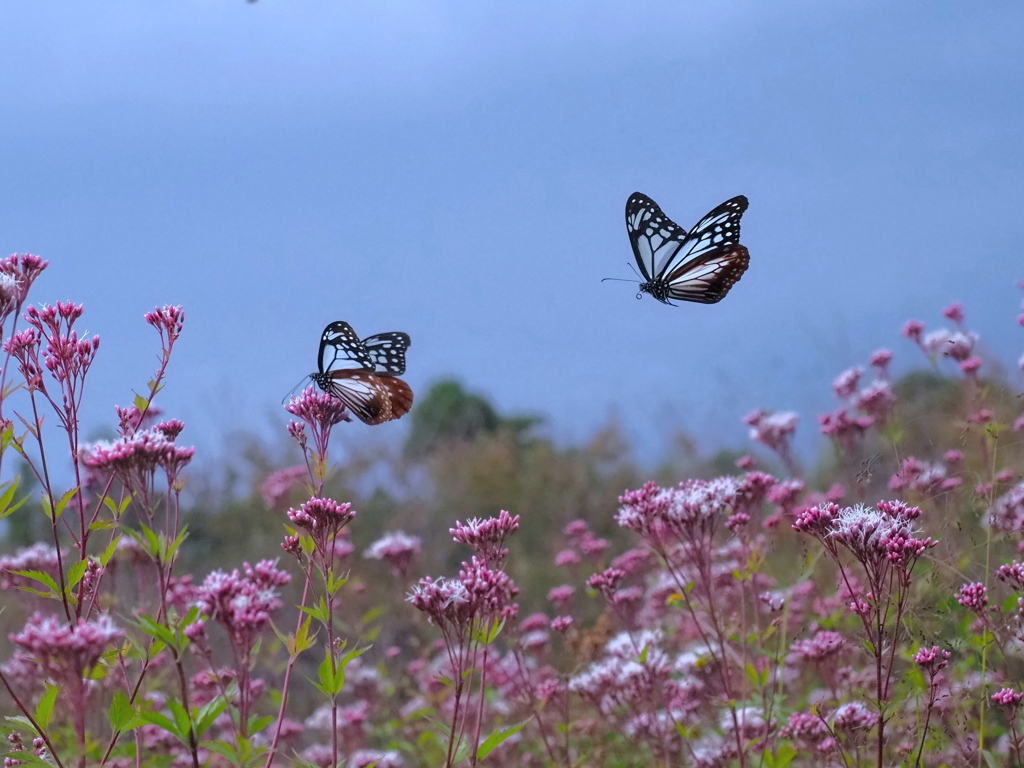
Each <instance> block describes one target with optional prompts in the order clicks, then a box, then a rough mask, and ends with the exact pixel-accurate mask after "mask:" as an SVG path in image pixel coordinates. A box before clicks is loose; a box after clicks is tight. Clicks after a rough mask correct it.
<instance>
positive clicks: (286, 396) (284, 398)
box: [281, 376, 309, 405]
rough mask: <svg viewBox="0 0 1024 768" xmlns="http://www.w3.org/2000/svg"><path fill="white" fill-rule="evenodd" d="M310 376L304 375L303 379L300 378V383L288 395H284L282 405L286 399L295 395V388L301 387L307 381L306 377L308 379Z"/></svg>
mask: <svg viewBox="0 0 1024 768" xmlns="http://www.w3.org/2000/svg"><path fill="white" fill-rule="evenodd" d="M308 378H309V376H303V377H302V378H301V379H299V383H298V384H296V385H295V386H294V387H292V388H291V390H290V391H289V392H288V394H287V395H285V396H284V397H282V398H281V405H284V403H285V401H286V400H287V399H288V398H289V397H291V396H292V395H294V394H295V390H296V389H298V388H299V387H301V386H302V385H303V384H305V383H306V379H308Z"/></svg>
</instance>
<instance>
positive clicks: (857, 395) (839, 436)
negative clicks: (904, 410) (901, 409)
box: [818, 349, 896, 450]
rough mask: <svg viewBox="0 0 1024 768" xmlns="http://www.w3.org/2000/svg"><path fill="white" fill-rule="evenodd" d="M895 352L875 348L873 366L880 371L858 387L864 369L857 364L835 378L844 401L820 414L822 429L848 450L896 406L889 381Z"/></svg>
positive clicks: (885, 419) (834, 385) (882, 422)
mask: <svg viewBox="0 0 1024 768" xmlns="http://www.w3.org/2000/svg"><path fill="white" fill-rule="evenodd" d="M891 360H892V352H890V351H889V350H887V349H879V350H876V351H875V352H874V353H872V355H871V366H872V367H873V368H875V369H876V370H877V372H878V378H876V379H875V380H874V381H873V382H872V383H871V384H869V385H867V386H865V387H863V388H861V389H858V386H859V385H860V378H861V376H862V375H863V373H864V371H863V370H862V369H861V368H859V367H857V366H854V367H853V368H849V369H847V370H845V371H843V372H842V373H841V374H839V376H837V377H836V379H835V381H833V382H832V391H833V392H834V393H835V395H836V397H837V398H838V399H839V400H841V401H845V403H844V405H842V406H841V407H840V408H838V409H837V410H835V411H833V412H832V413H826V414H823V415H821V416H819V417H818V422H819V424H820V426H821V432H822V434H824V435H827V436H829V437H831V438H834V439H835V440H836V441H838V442H839V444H840V445H842V446H843V448H845V449H846V450H852V449H853V447H854V445H855V444H856V442H857V440H858V439H859V438H860V437H862V436H863V435H864V433H865V432H866V431H867V430H868V429H869V428H870V427H872V426H884V425H885V423H886V422H888V421H889V419H890V418H891V416H892V412H893V409H894V408H895V406H896V395H895V393H894V392H893V391H892V385H891V384H890V382H889V363H890V362H891Z"/></svg>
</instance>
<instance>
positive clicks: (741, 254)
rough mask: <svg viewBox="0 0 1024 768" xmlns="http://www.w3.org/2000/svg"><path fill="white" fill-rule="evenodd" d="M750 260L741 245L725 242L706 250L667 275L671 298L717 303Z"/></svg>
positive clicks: (741, 273)
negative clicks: (726, 243) (722, 244)
mask: <svg viewBox="0 0 1024 768" xmlns="http://www.w3.org/2000/svg"><path fill="white" fill-rule="evenodd" d="M749 263H750V253H749V252H748V251H747V249H746V248H744V247H743V246H742V245H724V246H719V247H718V248H713V249H712V250H710V251H704V252H703V253H701V254H700V255H698V256H696V257H695V258H693V259H690V260H689V261H687V262H685V263H684V264H682V265H680V266H679V267H677V268H676V269H675V270H674V271H673V272H672V273H670V274H669V275H667V276H666V278H665V279H666V280H667V282H668V284H669V289H668V295H669V298H672V299H679V300H681V301H697V302H700V303H702V304H714V303H716V302H719V301H721V300H722V299H724V298H725V294H727V293H728V292H729V289H730V288H732V287H733V285H735V284H736V281H738V280H739V279H740V278H741V277H742V276H743V273H744V272H746V271H747V265H748V264H749Z"/></svg>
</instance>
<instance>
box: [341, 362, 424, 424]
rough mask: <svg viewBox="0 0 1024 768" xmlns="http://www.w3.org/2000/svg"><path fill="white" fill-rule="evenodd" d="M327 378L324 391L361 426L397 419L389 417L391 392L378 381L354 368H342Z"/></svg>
mask: <svg viewBox="0 0 1024 768" xmlns="http://www.w3.org/2000/svg"><path fill="white" fill-rule="evenodd" d="M330 378H331V383H330V389H329V390H328V391H329V392H330V393H331V394H332V395H334V396H335V397H336V398H338V399H339V400H341V402H343V403H344V404H345V407H346V408H348V409H349V410H350V411H351V412H352V413H353V414H355V416H356V418H358V419H359V420H360V421H361V422H363V423H364V424H382V423H383V422H385V421H390V420H391V419H393V418H397V417H395V416H393V415H392V407H391V390H390V388H389V387H388V386H387V385H386V384H385V383H384V379H383V378H382V377H380V376H377V375H376V374H373V373H370V372H369V371H362V370H359V369H357V368H342V369H339V370H337V371H331V373H330ZM403 383H404V382H403ZM406 388H408V387H406Z"/></svg>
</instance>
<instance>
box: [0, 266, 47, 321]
mask: <svg viewBox="0 0 1024 768" xmlns="http://www.w3.org/2000/svg"><path fill="white" fill-rule="evenodd" d="M47 264H48V262H45V261H43V260H42V259H41V258H39V257H38V256H35V255H33V254H31V253H24V254H17V253H16V254H14V255H12V256H8V257H7V258H6V259H2V260H0V323H3V322H5V321H6V320H7V318H8V317H10V315H11V314H12V313H14V312H17V311H18V310H19V308H20V307H21V305H22V304H23V303H24V301H25V299H26V298H28V292H29V289H30V288H31V287H32V283H33V282H35V279H36V278H37V277H39V275H40V274H42V272H43V270H44V269H46V266H47Z"/></svg>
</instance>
